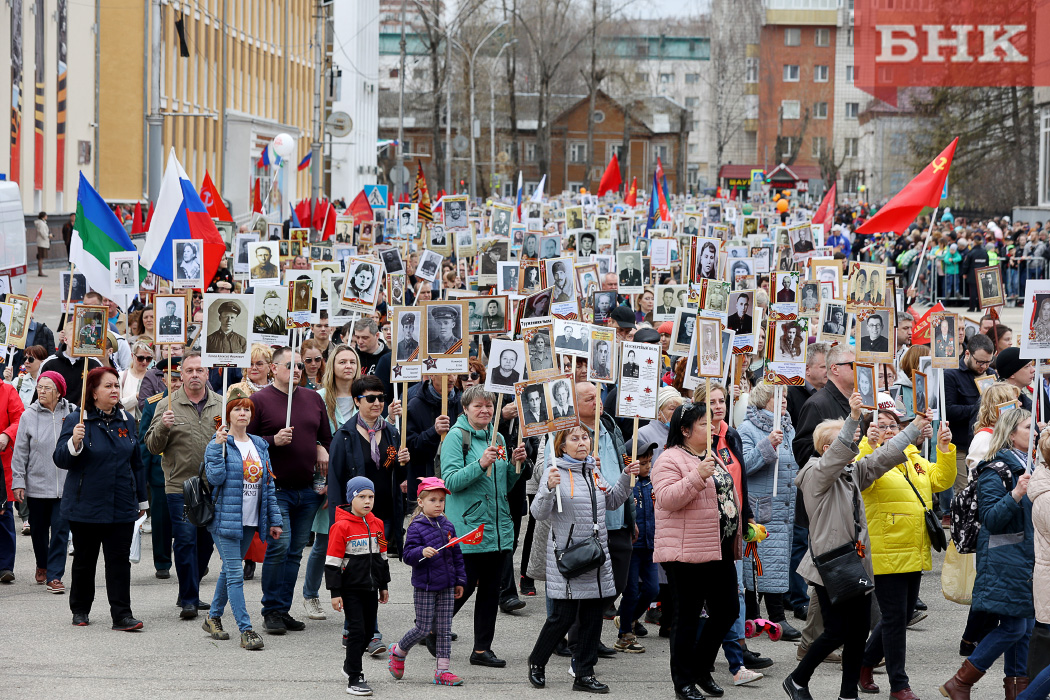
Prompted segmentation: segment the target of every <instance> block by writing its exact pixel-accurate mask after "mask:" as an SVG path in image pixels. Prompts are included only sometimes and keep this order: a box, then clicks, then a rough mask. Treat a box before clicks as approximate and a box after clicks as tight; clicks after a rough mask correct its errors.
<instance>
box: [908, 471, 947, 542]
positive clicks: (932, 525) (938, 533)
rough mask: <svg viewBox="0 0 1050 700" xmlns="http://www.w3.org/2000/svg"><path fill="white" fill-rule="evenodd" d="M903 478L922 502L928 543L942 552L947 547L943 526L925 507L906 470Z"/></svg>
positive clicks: (924, 502)
mask: <svg viewBox="0 0 1050 700" xmlns="http://www.w3.org/2000/svg"><path fill="white" fill-rule="evenodd" d="M905 469H907V465H905ZM904 480H905V481H907V482H908V486H911V490H912V491H914V492H915V495H916V496H917V497H918V499H919V503H921V504H922V512H923V520H924V521H925V522H926V534H928V535H929V536H930V544H931V545H933V548H934V549H936V550H937V551H938V552H943V551H944V550H945V549H947V548H948V538H947V537H945V536H944V528H943V527H941V521H940V520H938V519H937V516H936V515H934V513H933V511H932V510H930V509H929V508H927V507H926V501H924V500H922V496H921V495H920V494H919V489H917V488H915V484H913V483H911V479H909V478H908V474H907V472H905V473H904Z"/></svg>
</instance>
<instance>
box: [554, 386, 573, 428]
mask: <svg viewBox="0 0 1050 700" xmlns="http://www.w3.org/2000/svg"><path fill="white" fill-rule="evenodd" d="M550 392H551V414H552V415H553V417H554V419H555V420H557V419H558V418H571V417H572V416H575V415H576V407H575V406H574V405H573V400H572V399H573V396H572V395H573V385H572V382H570V381H569V380H568V379H558V380H557V381H554V382H552V383H551V385H550Z"/></svg>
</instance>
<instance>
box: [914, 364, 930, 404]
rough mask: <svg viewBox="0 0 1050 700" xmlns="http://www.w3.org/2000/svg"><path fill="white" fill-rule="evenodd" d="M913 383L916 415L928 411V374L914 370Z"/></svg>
mask: <svg viewBox="0 0 1050 700" xmlns="http://www.w3.org/2000/svg"><path fill="white" fill-rule="evenodd" d="M911 385H912V396H914V397H915V398H914V410H915V415H921V414H923V413H926V410H927V408H928V406H927V402H926V397H927V395H928V394H927V390H926V387H927V386H928V385H927V382H926V374H925V373H923V372H920V371H919V370H915V371H913V372H912V373H911Z"/></svg>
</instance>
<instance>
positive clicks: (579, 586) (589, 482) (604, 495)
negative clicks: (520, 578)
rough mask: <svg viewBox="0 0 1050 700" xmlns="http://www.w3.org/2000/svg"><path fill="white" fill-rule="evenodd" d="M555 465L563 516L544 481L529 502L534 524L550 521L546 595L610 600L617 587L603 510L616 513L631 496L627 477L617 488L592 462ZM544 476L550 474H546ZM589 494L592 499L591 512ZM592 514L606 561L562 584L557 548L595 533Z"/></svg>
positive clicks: (566, 460) (566, 459)
mask: <svg viewBox="0 0 1050 700" xmlns="http://www.w3.org/2000/svg"><path fill="white" fill-rule="evenodd" d="M557 466H558V472H559V473H560V474H561V484H559V485H558V487H557V488H558V489H559V490H560V491H561V502H562V508H563V511H562V512H561V513H559V512H558V500H557V497H556V495H555V493H554V491H551V490H550V489H549V488H548V487H547V479H546V478H542V479H541V480H540V484H539V489H538V490H537V491H536V499H535V500H534V501H533V502H532V515H533V517H534V518H536V520H550V524H551V528H550V535H548V536H547V537H546V542H547V572H546V573H547V587H546V594H547V595H548V596H549V597H551V598H556V599H561V600H574V599H575V600H578V599H581V598H583V599H591V598H609V597H612V596H614V595H616V585H615V583H614V582H613V573H612V560H611V559H610V557H609V538H608V533H607V531H606V529H605V509H606V508H619V507H620V506H621V505H623V504H624V502H625V501H626V500H627V497H628V496H629V495H630V493H631V475H630V474H628V473H627V472H621V473H620V478H619V479H617V480H616V483H615V484H614V485H610V484H608V483H607V482H606V481H605V479H603V478H602V476H601V474H600V473H599V472H598V471H597V470H596V469H595V464H594V458H593V457H590V456H588V457H587V459H586V460H585V461H583V462H581V461H579V460H575V459H572V458H571V457H565V456H562V457H559V458H558V459H557ZM544 471H545V473H549V472H550V469H545V470H544ZM592 494H593V495H594V496H595V500H594V505H593V507H592V501H591V495H592ZM595 511H596V512H597V535H598V539H599V541H600V542H601V544H602V548H603V549H604V550H605V562H604V563H603V564H602V565H601V566H600V567H598V568H597V569H595V570H594V571H589V572H587V573H585V574H582V575H580V576H577V577H576V578H574V579H571V580H566V579H565V577H563V576H562V575H561V572H560V571H558V562H557V560H556V559H555V557H554V549H555V546H557V548H558V549H564V548H565V547H566V546H567V545H568V544H570V543H571V542H576V541H578V540H580V539H583V538H586V537H590V536H591V535H592V534H594V531H595ZM570 529H571V531H572V532H571V538H570ZM551 535H553V537H552V536H551ZM537 544H538V542H537ZM535 546H536V545H534V548H535Z"/></svg>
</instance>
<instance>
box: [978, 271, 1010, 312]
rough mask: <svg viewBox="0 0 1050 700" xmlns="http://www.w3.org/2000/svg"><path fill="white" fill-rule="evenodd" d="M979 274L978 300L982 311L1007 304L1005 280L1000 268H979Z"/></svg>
mask: <svg viewBox="0 0 1050 700" xmlns="http://www.w3.org/2000/svg"><path fill="white" fill-rule="evenodd" d="M974 272H975V273H976V274H977V298H978V300H979V302H980V303H979V305H980V307H981V308H982V309H987V308H989V307H992V306H1002V305H1003V304H1004V303H1005V295H1004V294H1003V278H1002V273H1001V271H1000V270H999V268H998V267H979V268H977V269H976V270H974Z"/></svg>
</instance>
